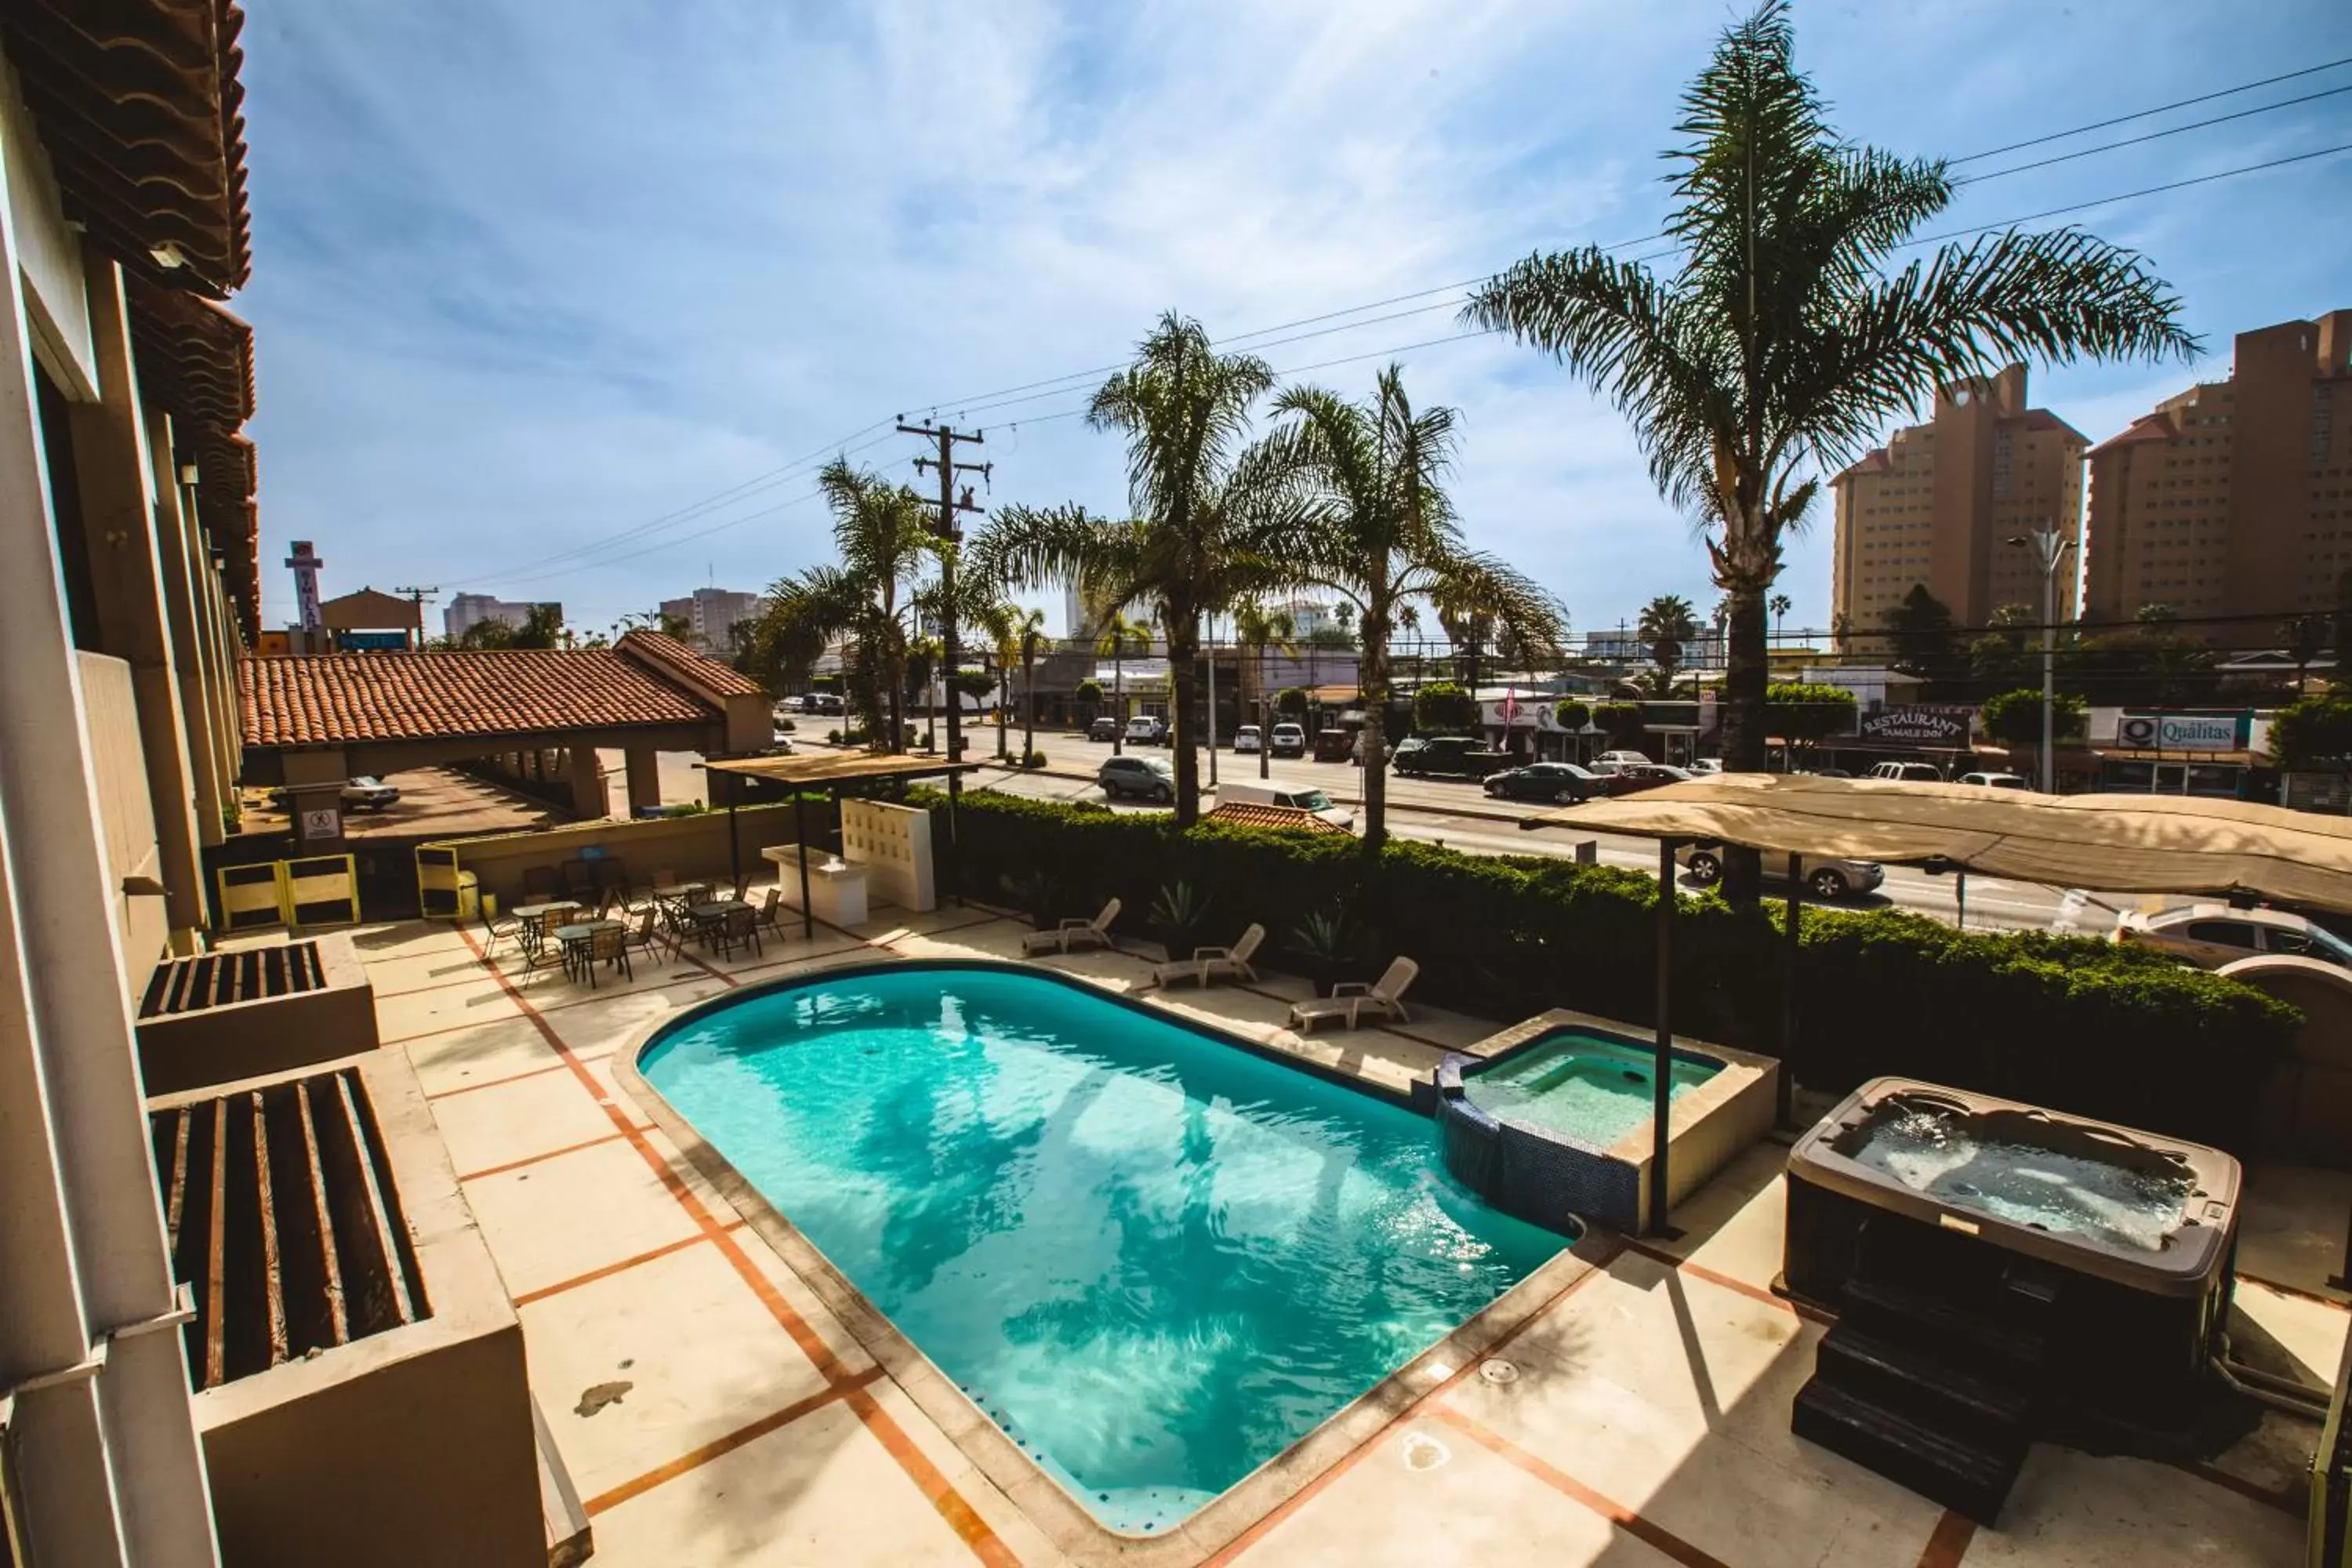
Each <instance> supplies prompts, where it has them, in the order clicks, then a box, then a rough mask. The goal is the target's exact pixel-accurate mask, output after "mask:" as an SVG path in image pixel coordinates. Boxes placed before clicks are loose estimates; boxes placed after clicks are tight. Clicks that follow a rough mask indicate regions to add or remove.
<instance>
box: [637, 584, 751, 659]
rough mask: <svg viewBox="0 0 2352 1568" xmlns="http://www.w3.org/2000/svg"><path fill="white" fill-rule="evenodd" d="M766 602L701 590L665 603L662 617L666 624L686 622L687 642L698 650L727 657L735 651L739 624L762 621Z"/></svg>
mask: <svg viewBox="0 0 2352 1568" xmlns="http://www.w3.org/2000/svg"><path fill="white" fill-rule="evenodd" d="M766 602H767V601H765V600H764V599H762V598H761V596H760V595H757V594H740V593H737V592H735V591H734V590H733V589H731V588H697V589H696V590H695V591H694V592H693V593H691V594H688V595H687V596H686V597H685V598H683V599H664V600H663V601H662V602H661V613H662V618H663V619H664V620H675V621H682V622H684V623H685V625H686V640H687V641H688V642H689V643H691V644H693V645H694V646H695V647H698V648H700V649H701V650H702V651H703V652H705V653H716V654H725V653H728V652H730V651H731V649H732V647H733V644H732V642H731V641H730V638H731V637H732V635H733V633H734V630H735V627H736V625H737V623H739V622H741V621H755V620H758V619H759V618H760V611H761V608H762V607H763V606H764V605H765V604H766Z"/></svg>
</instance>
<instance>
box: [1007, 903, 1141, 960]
mask: <svg viewBox="0 0 2352 1568" xmlns="http://www.w3.org/2000/svg"><path fill="white" fill-rule="evenodd" d="M1117 919H1118V900H1117V899H1112V900H1109V901H1108V902H1107V903H1105V904H1104V905H1103V907H1102V913H1100V914H1098V915H1097V916H1095V918H1094V919H1092V920H1090V921H1081V920H1066V921H1063V922H1062V923H1061V924H1060V925H1058V926H1055V928H1054V929H1053V930H1052V931H1031V932H1030V933H1029V934H1028V935H1027V936H1024V937H1023V938H1022V939H1021V951H1022V952H1023V953H1024V955H1026V954H1029V953H1035V952H1078V951H1079V950H1080V949H1082V948H1089V947H1116V946H1117V945H1118V944H1117V943H1116V942H1112V941H1111V939H1110V922H1111V921H1115V920H1117Z"/></svg>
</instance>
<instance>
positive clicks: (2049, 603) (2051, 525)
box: [2008, 518, 2074, 795]
mask: <svg viewBox="0 0 2352 1568" xmlns="http://www.w3.org/2000/svg"><path fill="white" fill-rule="evenodd" d="M2008 542H2009V543H2011V544H2012V545H2015V546H2019V547H2021V548H2025V549H2030V550H2032V552H2033V554H2034V559H2035V560H2036V562H2038V563H2039V564H2040V565H2041V567H2042V794H2043V795H2056V794H2057V793H2058V759H2057V757H2056V756H2055V755H2054V754H2053V750H2052V748H2053V745H2054V744H2055V742H2056V740H2057V724H2056V722H2055V709H2056V706H2057V701H2058V565H2059V563H2060V562H2062V561H2064V560H2065V559H2066V557H2067V556H2068V554H2069V553H2070V552H2073V550H2074V541H2073V540H2071V539H2068V538H2066V537H2065V536H2064V535H2063V534H2062V533H2060V532H2059V531H2058V523H2057V520H2056V519H2054V518H2051V519H2044V520H2043V521H2041V522H2037V523H2035V524H2034V525H2033V531H2032V533H2013V534H2011V535H2010V537H2009V540H2008Z"/></svg>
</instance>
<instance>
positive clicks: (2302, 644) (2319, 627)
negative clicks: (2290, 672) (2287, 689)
mask: <svg viewBox="0 0 2352 1568" xmlns="http://www.w3.org/2000/svg"><path fill="white" fill-rule="evenodd" d="M2278 635H2279V641H2281V642H2282V643H2284V644H2285V645H2286V656H2287V658H2291V659H2293V660H2294V694H2295V695H2296V696H2297V697H2301V696H2303V695H2304V690H2305V681H2306V680H2308V679H2309V678H2310V674H2311V662H2312V660H2314V659H2315V658H2318V657H2319V656H2320V655H2321V654H2323V653H2326V651H2327V645H2328V644H2329V643H2331V642H2333V641H2334V640H2335V637H2336V624H2335V618H2334V617H2333V616H2288V617H2287V618H2286V619H2284V620H2283V621H2281V622H2280V623H2279V628H2278Z"/></svg>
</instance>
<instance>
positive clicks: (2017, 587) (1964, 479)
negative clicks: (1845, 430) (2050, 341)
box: [1830, 364, 2090, 634]
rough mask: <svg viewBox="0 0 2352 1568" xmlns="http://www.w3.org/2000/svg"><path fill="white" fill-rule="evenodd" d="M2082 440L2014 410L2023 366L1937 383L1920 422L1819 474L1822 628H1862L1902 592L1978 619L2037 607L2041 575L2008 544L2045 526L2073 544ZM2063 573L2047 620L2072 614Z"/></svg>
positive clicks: (1874, 623) (2021, 397)
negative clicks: (1828, 530) (1823, 506)
mask: <svg viewBox="0 0 2352 1568" xmlns="http://www.w3.org/2000/svg"><path fill="white" fill-rule="evenodd" d="M2089 445H2090V443H2089V442H2088V441H2087V440H2085V439H2084V437H2083V436H2082V434H2081V433H2080V432H2078V431H2076V430H2075V429H2074V428H2073V427H2072V426H2069V425H2068V424H2067V423H2066V422H2065V421H2064V420H2063V419H2061V418H2059V417H2058V416H2056V415H2054V414H2052V413H2051V412H2050V411H2049V410H2047V409H2042V408H2028V407H2027V406H2026V405H2025V367H2024V366H2023V365H2021V364H2012V365H2011V366H2009V367H2008V368H2007V369H2006V370H2003V371H2002V372H2001V373H2000V374H1998V375H1994V376H1990V377H1979V378H1977V379H1974V380H1970V381H1967V382H1963V383H1960V384H1956V385H1953V386H1949V387H1947V388H1945V389H1944V390H1943V391H1941V392H1939V393H1938V394H1937V397H1936V407H1935V415H1934V417H1933V418H1932V419H1930V420H1929V422H1928V423H1927V424H1925V425H1914V426H1908V427H1907V428H1906V429H1902V430H1898V431H1896V432H1895V435H1894V437H1892V438H1891V439H1889V440H1888V442H1887V443H1886V445H1885V446H1884V447H1874V448H1873V449H1872V450H1871V451H1870V452H1869V453H1868V454H1866V455H1865V456H1864V458H1862V460H1861V461H1860V462H1858V463H1855V464H1854V465H1853V467H1851V468H1847V469H1846V470H1845V471H1844V472H1843V473H1841V474H1839V475H1838V476H1837V477H1836V478H1835V479H1832V480H1831V481H1830V483H1831V487H1832V489H1833V490H1834V492H1835V495H1836V510H1837V531H1836V537H1835V540H1834V542H1833V546H1832V566H1831V572H1832V582H1831V585H1830V608H1831V611H1832V616H1833V622H1832V624H1834V625H1836V626H1840V627H1843V628H1850V630H1851V632H1852V633H1853V634H1867V633H1870V632H1874V631H1877V630H1879V629H1880V628H1882V627H1883V626H1885V614H1886V612H1887V611H1889V610H1891V609H1893V608H1894V607H1895V605H1899V604H1901V603H1902V602H1903V599H1904V597H1905V595H1908V594H1909V593H1910V592H1911V590H1912V589H1913V588H1914V587H1916V586H1921V585H1924V586H1925V587H1926V588H1927V592H1928V593H1930V594H1932V595H1935V596H1936V597H1937V599H1938V600H1939V601H1941V602H1942V603H1943V605H1944V606H1945V607H1946V608H1948V609H1949V610H1950V611H1951V612H1952V619H1953V622H1954V623H1955V624H1956V625H1958V626H1963V627H1968V626H1983V625H1985V624H1986V623H1987V622H1989V621H1990V619H1991V618H1992V613H1993V612H1994V611H1995V610H1998V609H2000V608H2001V607H2002V606H2003V605H2026V606H2027V607H2028V608H2030V609H2031V610H2032V611H2033V612H2034V614H2035V615H2036V616H2039V615H2040V614H2041V610H2042V570H2041V567H2040V565H2039V564H2038V563H2037V562H2036V560H2035V552H2032V551H2031V550H2022V549H2015V548H2011V547H2010V546H2009V544H2008V541H2009V540H2011V538H2014V537H2016V536H2017V535H2019V534H2021V533H2024V532H2026V531H2029V530H2032V529H2034V528H2036V527H2039V526H2042V525H2044V524H2050V523H2054V524H2055V525H2056V527H2057V528H2058V531H2059V532H2060V533H2061V534H2062V535H2063V537H2065V538H2067V539H2071V540H2076V541H2079V540H2080V538H2081V536H2082V526H2083V453H2084V448H2085V447H2088V446H2089ZM2074 604H2075V592H2074V573H2073V572H2071V571H2068V570H2066V569H2065V568H2064V567H2061V569H2060V572H2059V578H2058V605H2057V608H2058V616H2059V618H2060V619H2061V620H2071V619H2073V618H2074Z"/></svg>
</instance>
